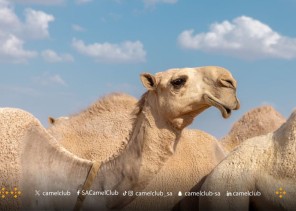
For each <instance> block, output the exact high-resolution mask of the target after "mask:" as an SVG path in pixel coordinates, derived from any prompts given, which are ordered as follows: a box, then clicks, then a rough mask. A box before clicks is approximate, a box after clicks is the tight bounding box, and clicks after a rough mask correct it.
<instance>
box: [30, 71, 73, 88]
mask: <svg viewBox="0 0 296 211" xmlns="http://www.w3.org/2000/svg"><path fill="white" fill-rule="evenodd" d="M32 80H33V81H34V82H35V83H37V84H41V85H43V86H49V85H61V86H67V83H66V82H65V81H64V79H63V78H62V77H61V76H60V75H58V74H54V75H50V74H49V73H43V74H42V75H40V76H36V77H34V78H32Z"/></svg>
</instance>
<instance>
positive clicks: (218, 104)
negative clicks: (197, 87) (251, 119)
mask: <svg viewBox="0 0 296 211" xmlns="http://www.w3.org/2000/svg"><path fill="white" fill-rule="evenodd" d="M205 100H206V102H207V103H209V104H210V105H211V106H215V107H216V108H218V109H219V110H220V112H221V114H222V116H223V118H225V119H227V118H228V117H230V115H231V111H232V110H231V108H229V107H228V106H226V105H224V104H223V103H221V102H220V101H219V100H218V99H216V98H215V97H213V96H210V95H205Z"/></svg>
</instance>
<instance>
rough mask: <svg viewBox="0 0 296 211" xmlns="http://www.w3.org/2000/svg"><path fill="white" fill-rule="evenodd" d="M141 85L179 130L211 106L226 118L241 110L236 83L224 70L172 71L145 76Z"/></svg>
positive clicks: (205, 68)
mask: <svg viewBox="0 0 296 211" xmlns="http://www.w3.org/2000/svg"><path fill="white" fill-rule="evenodd" d="M141 81H142V83H143V85H144V86H145V87H146V89H147V90H148V94H150V95H152V96H154V98H155V100H154V102H155V104H156V105H155V106H156V107H157V109H158V112H159V115H162V116H163V117H164V118H166V119H167V120H168V121H169V122H171V123H172V124H173V125H174V126H175V127H176V128H179V129H182V128H184V127H186V126H187V125H189V124H191V123H192V121H193V120H194V118H195V117H196V116H197V115H199V114H200V113H201V112H203V111H204V110H206V109H207V108H209V107H211V106H215V107H216V108H218V109H219V110H220V111H221V114H222V116H223V117H224V118H228V117H229V116H230V115H231V111H232V110H237V109H239V107H240V103H239V100H238V99H237V97H236V81H235V79H234V78H233V77H232V75H231V73H230V72H229V71H228V70H226V69H224V68H222V67H215V66H207V67H197V68H181V69H170V70H167V71H164V72H159V73H156V74H155V75H151V74H149V73H143V74H141Z"/></svg>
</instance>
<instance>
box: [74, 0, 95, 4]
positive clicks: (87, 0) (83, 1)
mask: <svg viewBox="0 0 296 211" xmlns="http://www.w3.org/2000/svg"><path fill="white" fill-rule="evenodd" d="M92 1H93V0H76V4H86V3H90V2H92Z"/></svg>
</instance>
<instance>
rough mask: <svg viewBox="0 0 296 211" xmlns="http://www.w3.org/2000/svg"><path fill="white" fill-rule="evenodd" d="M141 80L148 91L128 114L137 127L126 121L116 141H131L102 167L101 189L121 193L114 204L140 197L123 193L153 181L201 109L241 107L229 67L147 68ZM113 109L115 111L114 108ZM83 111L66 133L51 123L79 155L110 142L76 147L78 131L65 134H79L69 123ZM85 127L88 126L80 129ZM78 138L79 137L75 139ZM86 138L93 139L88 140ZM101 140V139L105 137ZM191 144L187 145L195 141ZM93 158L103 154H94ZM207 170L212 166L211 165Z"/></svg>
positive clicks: (225, 110)
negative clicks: (149, 70)
mask: <svg viewBox="0 0 296 211" xmlns="http://www.w3.org/2000/svg"><path fill="white" fill-rule="evenodd" d="M141 80H142V83H143V85H144V86H145V87H146V89H147V92H146V93H145V94H144V95H143V96H142V98H141V99H140V100H139V102H138V103H137V105H136V106H134V107H133V113H132V114H131V116H130V117H127V118H126V119H128V120H132V121H133V123H132V126H131V127H129V126H128V124H122V123H121V124H122V125H124V126H125V127H128V129H129V130H127V131H128V132H127V133H128V134H127V137H120V136H118V137H116V143H117V144H118V143H119V144H118V145H117V146H118V147H117V149H122V144H121V143H122V140H121V142H120V141H118V142H117V138H118V140H119V139H120V138H121V139H124V140H127V142H126V144H125V145H126V146H125V148H124V149H123V150H122V151H121V153H120V154H119V155H118V156H115V157H114V156H113V157H112V155H110V157H112V159H111V160H110V159H108V160H107V161H106V162H104V163H103V164H102V167H101V168H100V174H99V178H100V179H99V181H100V182H99V183H100V184H101V188H102V190H106V189H112V190H117V191H118V192H119V193H120V194H119V195H118V196H117V197H116V198H114V197H113V198H112V197H110V198H108V199H107V200H106V202H104V203H106V204H107V206H108V207H111V208H121V207H124V206H125V205H127V204H128V203H129V202H130V201H132V200H133V199H134V198H135V197H136V196H135V195H134V196H131V197H124V196H122V193H124V191H126V190H133V191H134V192H137V191H141V190H143V189H144V188H145V187H146V186H147V185H148V184H149V182H150V181H151V180H152V179H153V177H154V176H155V175H156V174H157V173H158V172H159V171H160V169H161V168H162V167H163V166H164V164H165V163H166V161H168V159H169V158H170V157H172V156H173V155H174V153H175V151H176V149H177V146H178V144H179V143H180V142H181V141H182V140H180V137H182V135H181V134H182V131H183V129H184V128H185V127H186V126H188V125H189V124H191V123H192V121H193V120H194V118H195V117H196V116H197V115H198V114H200V113H201V112H203V111H204V110H206V109H207V108H209V107H210V106H215V107H217V108H218V109H219V110H220V111H221V114H222V116H223V117H224V118H227V117H229V116H230V114H231V110H235V109H238V108H239V101H238V99H237V97H236V81H235V80H234V79H233V77H232V75H231V74H230V73H229V72H228V71H227V70H226V69H224V68H221V67H212V66H210V67H200V68H182V69H170V70H167V71H164V72H160V73H157V74H156V75H155V76H154V75H151V74H148V73H145V74H142V75H141ZM105 100H106V99H105ZM108 111H110V112H111V109H109V110H108ZM117 112H120V111H117V110H116V111H113V114H114V115H115V117H116V114H117ZM82 113H85V112H82ZM93 115H94V116H93V117H91V118H100V116H96V114H93ZM99 115H100V114H99ZM78 116H79V114H78V115H77V116H73V117H71V116H70V117H69V119H67V120H65V121H67V122H69V123H68V128H66V127H64V128H63V129H62V130H67V132H64V133H58V132H54V131H59V129H54V127H59V124H57V125H56V124H54V125H53V126H52V127H51V128H49V132H50V134H52V135H53V136H55V137H56V138H57V140H58V141H59V142H60V143H62V144H63V143H65V142H72V143H73V144H71V143H70V144H67V145H66V144H63V145H64V146H65V147H66V148H67V149H68V150H69V151H71V150H72V151H74V150H73V148H77V147H79V150H81V151H82V152H81V153H80V155H85V156H88V154H89V153H91V152H93V151H97V150H101V149H102V150H103V151H104V150H105V148H106V147H108V145H107V146H106V145H100V147H99V148H98V149H97V148H94V147H92V146H91V144H85V146H82V144H81V145H80V146H75V143H77V142H79V140H80V139H79V137H75V135H73V136H71V135H69V137H71V138H65V139H63V135H64V134H66V133H68V132H69V131H70V134H76V132H71V130H73V128H74V127H75V126H73V127H72V124H71V123H70V122H71V120H72V118H73V121H74V120H75V121H77V119H78V118H79V117H78ZM84 121H85V119H84ZM54 122H55V121H54ZM86 124H88V123H86ZM83 125H84V123H83V122H81V125H80V126H82V127H80V128H81V129H80V133H85V134H86V133H89V132H90V131H89V130H88V128H83ZM61 127H62V126H61ZM92 127H93V128H94V127H95V125H93V124H92ZM130 128H132V130H130ZM83 129H85V131H83V132H81V131H82V130H83ZM115 130H117V127H115V128H114V129H113V130H111V131H110V132H111V133H116V131H115ZM118 134H119V133H118ZM120 134H122V133H120ZM110 137H111V138H110V140H109V141H110V142H111V141H114V140H112V135H111V136H110ZM76 138H77V141H73V139H76ZM107 138H108V136H107ZM84 141H88V140H87V139H84ZM97 141H98V142H99V141H100V139H97ZM189 143H190V142H189ZM189 143H187V146H189V145H190V144H189ZM193 143H194V142H193ZM208 143H211V141H208ZM98 144H99V143H98ZM191 144H192V142H191ZM211 144H213V143H211ZM213 145H214V144H213ZM97 146H98V145H97ZM185 146H186V144H185ZM71 148H72V149H71ZM215 150H216V153H217V158H216V157H215V155H212V158H211V159H212V160H213V163H214V164H213V165H216V164H217V162H218V160H219V161H220V159H222V157H223V156H221V155H223V154H224V152H223V150H222V149H221V148H220V147H219V146H218V145H214V147H213V149H210V151H212V152H213V151H215ZM219 150H220V151H221V152H219ZM183 153H184V151H183ZM191 154H192V153H191ZM210 157H211V156H209V159H210ZM82 158H84V157H82ZM94 159H99V158H95V157H94ZM212 168H213V167H212ZM205 169H206V170H205V171H207V168H205ZM195 181H196V180H195Z"/></svg>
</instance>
